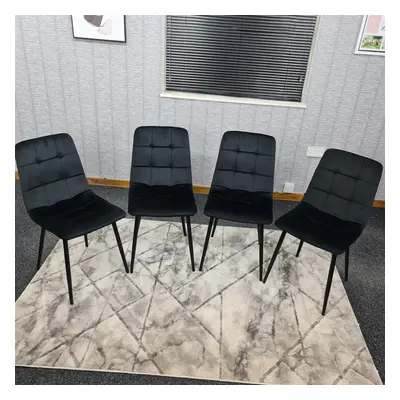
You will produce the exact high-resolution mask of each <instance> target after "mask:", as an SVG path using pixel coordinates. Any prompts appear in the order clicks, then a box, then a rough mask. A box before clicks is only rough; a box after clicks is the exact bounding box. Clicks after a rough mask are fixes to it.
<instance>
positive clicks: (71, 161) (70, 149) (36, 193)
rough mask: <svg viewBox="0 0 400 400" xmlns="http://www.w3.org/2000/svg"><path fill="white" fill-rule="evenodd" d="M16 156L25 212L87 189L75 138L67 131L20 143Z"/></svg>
mask: <svg viewBox="0 0 400 400" xmlns="http://www.w3.org/2000/svg"><path fill="white" fill-rule="evenodd" d="M15 159H16V162H17V167H18V173H19V179H20V183H21V189H22V196H23V199H24V203H25V207H26V209H27V210H28V211H30V210H33V209H35V208H38V207H45V206H51V205H53V204H55V203H58V202H59V201H62V200H67V199H71V198H72V197H74V196H76V195H77V194H79V193H82V192H85V191H86V190H89V186H88V183H87V179H86V176H85V173H84V171H83V167H82V163H81V160H80V158H79V155H78V152H77V150H76V147H75V144H74V141H73V139H72V138H71V136H70V135H68V134H67V133H58V134H55V135H49V136H42V137H38V138H34V139H29V140H24V141H22V142H19V143H17V144H16V145H15Z"/></svg>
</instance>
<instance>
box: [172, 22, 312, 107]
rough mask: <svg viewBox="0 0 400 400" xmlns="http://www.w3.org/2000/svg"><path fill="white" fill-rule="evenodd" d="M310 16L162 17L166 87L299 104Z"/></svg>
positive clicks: (310, 33)
mask: <svg viewBox="0 0 400 400" xmlns="http://www.w3.org/2000/svg"><path fill="white" fill-rule="evenodd" d="M316 19H317V17H316V16H315V15H255V16H251V15H227V16H222V15H221V16H211V15H203V16H201V15H181V16H175V15H168V16H167V26H166V29H167V32H166V40H167V42H166V89H167V90H172V91H180V92H192V93H206V94H215V95H222V96H234V97H249V98H256V99H267V100H281V101H294V102H300V101H301V95H302V90H303V84H304V80H305V76H306V72H307V64H308V58H309V55H310V49H311V43H312V39H313V34H314V28H315V23H316Z"/></svg>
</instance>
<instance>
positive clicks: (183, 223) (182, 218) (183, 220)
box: [181, 217, 186, 236]
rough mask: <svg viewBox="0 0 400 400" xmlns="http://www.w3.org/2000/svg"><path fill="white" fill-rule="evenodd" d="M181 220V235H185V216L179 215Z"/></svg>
mask: <svg viewBox="0 0 400 400" xmlns="http://www.w3.org/2000/svg"><path fill="white" fill-rule="evenodd" d="M181 221H182V230H183V236H186V228H185V218H184V217H181Z"/></svg>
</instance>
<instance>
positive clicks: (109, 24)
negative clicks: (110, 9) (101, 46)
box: [71, 15, 126, 42]
mask: <svg viewBox="0 0 400 400" xmlns="http://www.w3.org/2000/svg"><path fill="white" fill-rule="evenodd" d="M71 18H72V34H73V36H74V38H76V39H93V40H107V41H110V42H126V30H125V15H71Z"/></svg>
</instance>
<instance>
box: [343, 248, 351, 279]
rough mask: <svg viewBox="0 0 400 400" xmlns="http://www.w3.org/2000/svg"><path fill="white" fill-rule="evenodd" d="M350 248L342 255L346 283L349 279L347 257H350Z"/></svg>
mask: <svg viewBox="0 0 400 400" xmlns="http://www.w3.org/2000/svg"><path fill="white" fill-rule="evenodd" d="M349 253H350V248H348V249H347V250H346V253H345V255H344V268H345V269H344V280H345V281H347V279H348V277H349V256H350V254H349Z"/></svg>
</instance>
